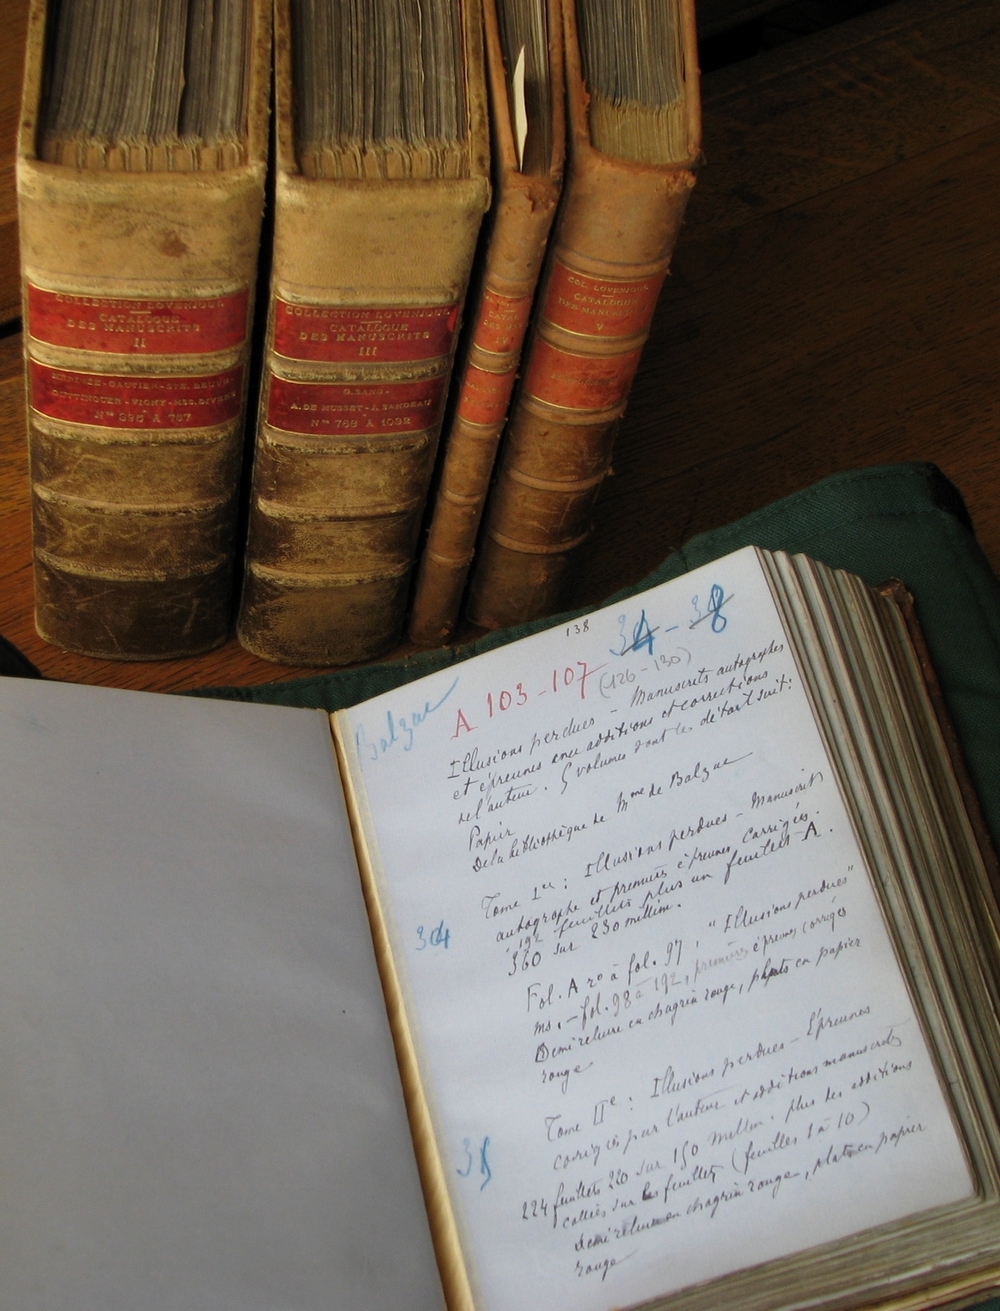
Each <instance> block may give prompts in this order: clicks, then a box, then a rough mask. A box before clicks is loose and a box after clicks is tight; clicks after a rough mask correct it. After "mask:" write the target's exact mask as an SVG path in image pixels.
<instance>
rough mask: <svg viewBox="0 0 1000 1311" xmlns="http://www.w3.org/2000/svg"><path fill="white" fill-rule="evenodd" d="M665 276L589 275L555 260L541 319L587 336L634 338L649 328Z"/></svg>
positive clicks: (662, 274) (661, 274) (663, 274)
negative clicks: (603, 276) (610, 276)
mask: <svg viewBox="0 0 1000 1311" xmlns="http://www.w3.org/2000/svg"><path fill="white" fill-rule="evenodd" d="M665 277H666V274H665V273H660V274H658V275H657V276H656V277H654V278H591V277H588V276H587V274H585V273H574V272H573V270H572V269H568V268H567V267H566V266H565V264H560V263H559V262H558V261H556V262H555V263H554V264H553V265H552V273H551V275H550V277H549V284H548V288H547V290H546V293H545V312H544V313H545V318H547V319H548V320H549V322H550V323H552V324H554V325H555V326H556V327H557V328H564V329H565V330H566V331H567V332H579V333H581V334H583V335H585V336H588V337H636V336H638V335H639V334H640V333H643V332H645V331H646V329H647V328H648V327H649V323H650V320H651V319H652V317H653V310H654V309H655V308H656V300H657V297H658V296H659V294H660V288H661V287H662V286H663V279H664V278H665Z"/></svg>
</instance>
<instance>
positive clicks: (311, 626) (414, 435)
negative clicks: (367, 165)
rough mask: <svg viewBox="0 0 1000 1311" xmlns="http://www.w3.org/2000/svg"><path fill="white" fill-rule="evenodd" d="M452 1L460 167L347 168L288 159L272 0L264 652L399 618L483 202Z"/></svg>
mask: <svg viewBox="0 0 1000 1311" xmlns="http://www.w3.org/2000/svg"><path fill="white" fill-rule="evenodd" d="M463 12H464V14H465V29H466V67H467V70H468V71H467V77H468V87H467V104H468V107H469V132H468V138H467V142H468V146H467V161H466V163H467V166H466V169H465V173H466V176H463V177H454V178H451V177H449V178H442V179H433V180H428V179H410V178H365V179H358V180H354V179H349V178H348V179H332V178H327V177H323V178H320V177H307V176H305V175H304V174H303V173H302V172H300V170H299V163H298V160H297V156H296V149H295V142H294V140H293V135H292V133H293V119H292V96H293V88H292V85H291V57H290V33H289V18H288V8H287V4H280V5H279V6H278V9H277V14H276V26H275V47H276V51H275V67H276V86H277V114H278V123H277V137H278V161H277V183H276V190H277V196H276V202H275V233H274V262H273V266H272V275H271V302H270V314H269V323H268V335H267V358H266V366H265V368H266V373H265V379H264V384H263V387H262V392H261V404H260V419H259V425H258V431H257V441H256V450H255V455H254V473H253V490H252V496H251V509H250V531H249V540H248V546H247V567H246V576H245V582H244V590H243V599H242V604H241V609H240V617H239V625H238V631H239V637H240V641H241V642H242V643H243V645H244V646H245V647H246V648H247V649H248V650H250V651H253V652H254V653H255V654H257V655H260V656H263V657H264V658H265V659H267V660H275V661H279V662H285V663H289V664H305V665H308V664H317V665H318V664H323V665H330V664H347V663H350V662H352V661H356V660H363V659H366V658H368V657H371V656H374V655H377V654H378V653H379V652H381V651H383V650H385V649H386V648H387V647H389V646H391V645H392V644H393V642H394V641H396V640H397V638H398V636H399V633H400V630H401V628H402V624H403V616H404V611H405V607H406V600H407V596H408V593H409V583H410V571H411V568H412V565H413V560H414V557H415V554H416V547H417V533H418V530H419V527H420V516H421V514H422V511H423V506H424V502H425V500H426V496H427V490H428V486H429V484H430V478H431V473H432V469H433V464H434V457H435V453H436V450H437V440H438V433H439V430H440V423H441V413H442V409H443V405H444V399H445V392H446V388H447V383H448V379H449V376H450V373H451V367H452V360H453V356H454V344H455V335H456V332H457V328H458V323H459V316H460V312H461V307H462V302H463V300H464V297H465V291H466V287H467V284H468V280H469V273H470V269H471V265H472V258H473V254H474V252H475V245H476V238H477V236H478V232H479V227H480V224H481V222H482V216H483V213H484V211H485V209H486V207H487V205H488V203H489V191H490V188H489V176H488V171H489V149H488V141H487V137H486V132H487V126H486V109H485V102H484V95H485V91H484V86H483V73H482V48H481V46H482V41H481V37H482V34H481V30H480V24H481V19H480V12H479V7H478V3H475V2H474V0H470V3H468V4H467V5H466V7H465V9H464V11H463Z"/></svg>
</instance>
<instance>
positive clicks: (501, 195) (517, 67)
mask: <svg viewBox="0 0 1000 1311" xmlns="http://www.w3.org/2000/svg"><path fill="white" fill-rule="evenodd" d="M483 16H484V19H485V31H486V66H487V70H488V75H489V76H488V82H489V94H490V109H491V124H492V136H493V174H494V179H495V188H496V189H495V193H494V198H493V209H492V212H491V215H490V222H491V229H490V233H489V242H488V245H487V248H486V256H485V266H484V271H483V278H482V283H481V287H480V292H479V299H478V304H477V306H476V311H475V318H474V325H473V330H472V333H471V336H470V343H469V348H468V354H467V356H466V359H465V361H464V365H463V368H462V376H461V380H460V383H459V387H458V393H457V400H456V403H455V409H454V413H453V417H452V420H451V426H450V430H449V432H448V433H447V439H446V446H445V453H444V461H443V465H442V471H441V478H440V483H439V485H438V490H437V496H436V499H435V504H434V514H433V518H432V519H431V524H430V529H429V532H428V537H427V542H426V544H425V546H424V551H423V555H422V556H421V559H420V568H419V571H418V574H417V584H416V589H415V591H414V597H413V608H412V611H411V614H410V637H411V638H412V639H413V640H414V641H415V642H419V643H420V644H421V645H426V646H434V645H438V644H440V643H442V642H446V641H447V640H448V638H449V637H450V636H451V633H452V630H453V629H454V626H455V622H456V620H457V619H458V614H459V609H460V607H461V602H462V596H463V594H464V592H465V584H466V580H467V578H468V574H469V566H470V564H471V563H472V557H473V553H474V550H475V545H476V537H477V535H478V532H479V527H480V522H481V519H482V512H483V506H484V505H485V503H486V495H487V492H488V491H489V486H490V478H491V475H492V473H493V464H494V460H495V458H496V452H497V446H498V444H499V441H500V434H501V433H502V432H503V427H504V424H505V423H506V420H507V410H508V407H509V405H510V398H511V392H512V391H513V388H514V380H515V378H516V376H517V366H518V364H519V362H520V358H521V348H522V346H523V344H524V338H525V334H526V332H527V329H528V320H529V317H530V314H531V306H532V302H533V300H534V295H535V287H536V284H537V282H538V275H539V273H540V272H541V267H542V260H543V258H544V255H545V247H546V243H547V241H548V237H549V231H550V229H551V227H552V220H553V219H554V217H555V212H556V204H557V202H558V199H559V191H560V187H561V185H562V166H563V157H564V154H565V140H566V129H565V110H564V98H565V97H564V78H563V53H562V14H561V6H560V3H559V0H484V5H483Z"/></svg>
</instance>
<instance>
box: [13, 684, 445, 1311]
mask: <svg viewBox="0 0 1000 1311" xmlns="http://www.w3.org/2000/svg"><path fill="white" fill-rule="evenodd" d="M0 742H2V744H3V749H2V751H0V1100H2V1105H3V1116H2V1119H0V1175H2V1176H3V1180H4V1187H3V1190H2V1193H0V1250H2V1251H3V1254H4V1256H3V1261H2V1262H0V1306H3V1307H17V1308H18V1311H43V1309H44V1311H84V1309H87V1308H100V1309H101V1311H135V1309H136V1308H139V1307H141V1308H143V1311H176V1309H177V1308H190V1309H193V1308H196V1307H212V1308H213V1309H214V1311H273V1309H274V1308H275V1307H288V1308H291V1307H295V1308H296V1309H297V1311H310V1309H311V1311H328V1309H329V1307H330V1306H331V1289H336V1306H337V1308H338V1311H341V1309H343V1311H346V1309H347V1308H351V1309H352V1311H373V1309H374V1308H380V1309H381V1311H390V1309H391V1311H398V1308H400V1307H407V1308H410V1307H419V1308H421V1311H441V1307H442V1305H443V1299H442V1293H441V1286H440V1281H439V1279H438V1275H437V1269H436V1265H435V1261H434V1253H433V1249H432V1247H431V1242H430V1235H429V1231H428V1226H427V1220H426V1216H425V1213H424V1209H423V1203H422V1198H421V1192H420V1184H419V1180H418V1178H417V1172H416V1167H415V1164H414V1161H413V1153H412V1147H411V1144H410V1138H409V1132H408V1127H407V1122H406V1114H405V1109H404V1106H403V1099H402V1091H401V1088H400V1085H399V1076H398V1073H397V1069H396V1062H395V1057H394V1053H393V1049H392V1043H391V1039H390V1035H389V1031H388V1023H387V1020H386V1015H385V1008H384V1004H383V1000H382V992H381V986H380V984H379V979H378V974H377V971H376V968H375V962H374V959H373V955H372V946H371V937H370V934H369V929H368V922H367V917H366V914H365V908H364V902H363V899H362V896H361V890H360V884H359V880H358V872H357V864H356V861H355V856H354V849H353V844H352V841H351V836H350V831H349V826H348V822H347V816H346V813H345V810H344V804H343V797H342V794H341V790H340V782H339V778H338V775H337V770H336V765H335V761H334V757H333V751H332V749H331V742H330V733H329V721H328V719H327V717H326V716H325V715H323V714H320V713H318V712H310V711H304V710H289V709H283V708H278V707H275V706H246V705H237V704H232V703H228V702H222V701H210V700H195V699H188V698H185V697H171V696H151V695H149V694H147V693H138V692H119V691H112V690H108V689H105V688H94V687H73V686H69V685H64V684H55V683H42V682H40V681H35V680H30V679H20V678H17V679H15V678H0Z"/></svg>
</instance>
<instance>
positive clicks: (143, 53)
mask: <svg viewBox="0 0 1000 1311" xmlns="http://www.w3.org/2000/svg"><path fill="white" fill-rule="evenodd" d="M270 43H271V23H270V8H269V6H268V5H267V4H266V3H265V2H264V0H214V2H213V0H195V2H192V3H191V4H190V5H189V4H187V3H184V4H181V3H179V0H170V3H164V4H163V5H161V6H159V7H155V6H152V5H149V6H145V5H139V4H135V5H131V6H122V5H120V4H119V5H113V4H110V3H108V2H107V0H104V2H103V3H99V4H96V5H87V4H84V3H81V0H63V2H62V3H61V4H59V5H55V4H53V5H51V6H50V7H49V12H48V14H47V13H46V6H45V4H44V3H43V2H42V0H35V3H34V4H33V7H32V11H31V17H30V31H29V40H28V54H27V69H26V77H25V94H24V110H23V117H22V123H21V130H20V138H19V155H18V162H17V183H18V202H19V208H20V228H21V267H22V273H23V293H24V323H25V333H24V342H25V356H26V368H27V381H28V402H29V408H28V415H29V444H30V455H31V480H32V507H33V526H34V568H35V596H36V623H37V626H38V631H39V632H40V633H41V635H42V636H43V637H45V638H47V639H48V640H49V641H50V642H54V643H56V644H58V645H60V646H63V647H67V648H70V649H71V650H74V651H79V652H83V653H84V654H86V655H93V656H102V657H114V658H119V659H126V660H127V659H149V658H157V657H166V656H178V655H188V654H193V653H195V652H198V651H204V650H207V649H209V648H211V647H213V646H216V645H218V644H219V643H220V642H222V641H223V640H224V639H225V637H226V636H227V633H228V631H229V627H230V623H231V619H232V608H233V607H232V590H233V587H232V577H233V559H234V553H235V537H236V514H237V493H238V485H239V466H240V456H241V449H242V441H241V438H242V417H243V412H244V407H245V396H246V390H247V342H248V329H249V324H250V316H251V308H252V301H253V286H254V279H255V275H256V268H257V253H258V245H259V234H260V221H261V212H262V209H263V198H264V174H265V155H266V148H267V112H268V85H269V62H270V48H271V44H270Z"/></svg>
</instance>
